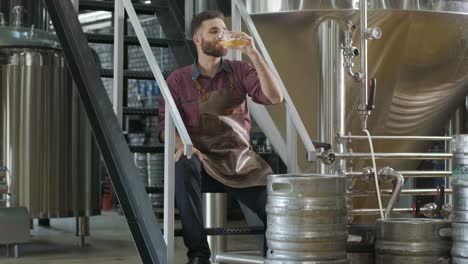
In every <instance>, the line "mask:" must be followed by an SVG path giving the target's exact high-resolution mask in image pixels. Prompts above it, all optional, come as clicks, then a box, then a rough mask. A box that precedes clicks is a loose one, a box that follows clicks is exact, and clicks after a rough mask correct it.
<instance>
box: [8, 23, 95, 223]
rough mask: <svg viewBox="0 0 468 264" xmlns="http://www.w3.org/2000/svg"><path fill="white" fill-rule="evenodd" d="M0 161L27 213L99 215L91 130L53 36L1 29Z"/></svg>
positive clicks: (39, 215)
mask: <svg viewBox="0 0 468 264" xmlns="http://www.w3.org/2000/svg"><path fill="white" fill-rule="evenodd" d="M0 69H1V76H0V83H1V85H0V105H1V115H0V118H1V120H0V124H1V129H0V133H1V141H0V142H1V143H0V144H1V152H0V164H1V165H2V166H4V168H6V169H5V173H7V175H8V177H7V179H8V190H9V192H10V193H11V194H12V195H11V196H10V198H9V200H8V203H7V206H10V207H16V206H25V207H27V208H28V210H29V212H30V214H31V217H32V218H56V217H72V216H88V215H94V214H98V213H99V196H98V193H99V187H98V186H99V185H98V184H99V182H98V178H97V177H98V173H97V172H98V170H97V169H93V168H97V167H96V166H95V165H94V163H95V162H93V160H96V159H93V157H94V156H96V153H95V152H96V151H93V148H94V146H93V144H92V133H91V130H90V126H89V124H88V121H87V118H86V115H85V112H84V110H83V107H82V106H81V102H80V100H79V97H78V95H77V93H76V92H75V91H74V90H73V82H72V79H71V76H70V73H69V70H68V67H67V65H66V63H65V60H64V57H63V54H62V51H61V49H60V47H59V45H58V42H57V40H56V39H55V36H54V35H52V34H49V33H46V32H43V31H39V30H34V29H33V28H23V27H20V26H1V27H0Z"/></svg>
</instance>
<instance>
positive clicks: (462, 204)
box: [451, 181, 468, 223]
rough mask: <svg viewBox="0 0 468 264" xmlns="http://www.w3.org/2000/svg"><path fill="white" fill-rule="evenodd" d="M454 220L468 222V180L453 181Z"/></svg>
mask: <svg viewBox="0 0 468 264" xmlns="http://www.w3.org/2000/svg"><path fill="white" fill-rule="evenodd" d="M451 185H452V190H453V209H452V216H451V217H452V222H454V223H455V222H461V223H468V182H463V181H457V182H452V183H451Z"/></svg>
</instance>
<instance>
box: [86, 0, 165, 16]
mask: <svg viewBox="0 0 468 264" xmlns="http://www.w3.org/2000/svg"><path fill="white" fill-rule="evenodd" d="M133 7H134V8H135V11H136V12H137V13H138V14H146V15H154V13H155V12H156V11H157V10H161V9H169V7H168V6H167V5H165V4H157V5H153V4H136V3H134V4H133ZM80 10H91V11H114V1H92V0H81V1H80Z"/></svg>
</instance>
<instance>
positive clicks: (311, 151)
mask: <svg viewBox="0 0 468 264" xmlns="http://www.w3.org/2000/svg"><path fill="white" fill-rule="evenodd" d="M232 5H233V6H235V7H237V9H238V11H239V13H240V16H241V18H242V19H243V20H244V23H245V26H246V27H247V29H248V30H249V32H250V34H251V36H252V38H253V39H254V40H255V42H256V44H257V47H258V49H259V51H260V53H261V54H262V55H263V57H264V59H265V62H266V63H267V64H268V66H269V67H270V69H271V70H272V72H273V74H274V75H275V76H276V77H277V78H278V81H279V84H280V87H281V92H282V93H283V98H284V101H285V104H286V110H287V114H288V116H289V118H288V119H287V120H289V121H290V122H292V124H293V125H294V127H295V129H296V130H297V132H298V133H299V136H300V137H301V139H302V141H303V142H304V145H305V147H306V149H307V154H308V160H309V161H312V160H315V159H316V157H315V153H316V151H315V147H314V144H313V143H312V140H311V138H310V136H309V133H308V132H307V130H306V128H305V126H304V123H303V122H302V119H301V117H300V116H299V113H298V112H297V109H296V107H295V106H294V103H293V102H292V99H291V97H290V96H289V93H288V91H287V90H286V87H285V85H284V83H283V80H282V79H281V77H280V75H279V73H278V71H277V69H276V67H275V64H274V63H273V60H272V59H271V57H270V55H269V53H268V51H267V48H266V47H265V44H264V43H263V40H262V39H261V37H260V34H259V33H258V31H257V28H256V27H255V25H254V23H253V21H252V18H251V17H250V15H249V13H248V11H247V8H246V7H245V5H244V3H243V2H242V1H241V0H233V1H232ZM233 17H234V15H233ZM233 24H234V23H233ZM293 141H294V139H293ZM291 154H292V155H295V154H294V153H288V155H291Z"/></svg>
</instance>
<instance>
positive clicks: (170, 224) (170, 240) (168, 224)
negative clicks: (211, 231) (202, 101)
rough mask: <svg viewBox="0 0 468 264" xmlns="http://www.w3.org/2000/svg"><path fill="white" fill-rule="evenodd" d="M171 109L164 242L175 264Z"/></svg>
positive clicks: (168, 260) (166, 152)
mask: <svg viewBox="0 0 468 264" xmlns="http://www.w3.org/2000/svg"><path fill="white" fill-rule="evenodd" d="M169 108H170V106H169V105H167V104H166V116H165V117H164V118H165V123H166V127H165V129H164V139H165V142H164V223H163V226H164V230H166V231H165V232H164V240H165V241H166V246H167V247H166V255H167V257H166V263H174V207H175V206H174V200H175V199H174V189H175V166H174V164H175V159H174V152H175V127H174V121H173V119H172V118H173V117H172V115H171V113H170V112H169V111H168V110H169Z"/></svg>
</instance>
